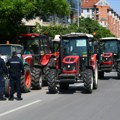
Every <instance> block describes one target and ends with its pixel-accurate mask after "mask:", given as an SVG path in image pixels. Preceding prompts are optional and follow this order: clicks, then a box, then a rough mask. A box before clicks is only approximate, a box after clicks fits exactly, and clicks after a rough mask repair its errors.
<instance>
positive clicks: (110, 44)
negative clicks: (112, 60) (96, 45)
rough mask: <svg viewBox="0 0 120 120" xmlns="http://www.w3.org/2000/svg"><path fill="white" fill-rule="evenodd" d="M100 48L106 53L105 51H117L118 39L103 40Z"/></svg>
mask: <svg viewBox="0 0 120 120" xmlns="http://www.w3.org/2000/svg"><path fill="white" fill-rule="evenodd" d="M100 50H101V53H105V52H112V53H117V52H118V46H117V41H109V40H105V41H101V42H100Z"/></svg>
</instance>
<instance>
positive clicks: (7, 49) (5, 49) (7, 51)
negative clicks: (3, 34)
mask: <svg viewBox="0 0 120 120" xmlns="http://www.w3.org/2000/svg"><path fill="white" fill-rule="evenodd" d="M0 54H1V55H11V46H7V45H6V46H5V45H4V46H0Z"/></svg>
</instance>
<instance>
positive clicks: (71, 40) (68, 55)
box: [60, 33, 93, 71]
mask: <svg viewBox="0 0 120 120" xmlns="http://www.w3.org/2000/svg"><path fill="white" fill-rule="evenodd" d="M92 37H93V36H92V35H90V34H81V33H71V34H68V35H64V36H62V38H61V51H60V53H61V60H63V64H64V65H65V63H66V64H67V62H71V63H74V62H75V63H76V62H78V63H77V64H80V69H81V71H82V70H83V69H85V68H86V66H87V65H88V64H89V59H90V55H91V54H92V52H93V47H92V44H93V43H92ZM64 65H62V66H63V69H65V68H64V67H65V66H64ZM66 69H67V68H66ZM69 70H70V68H69ZM71 70H72V68H71Z"/></svg>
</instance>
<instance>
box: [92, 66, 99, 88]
mask: <svg viewBox="0 0 120 120" xmlns="http://www.w3.org/2000/svg"><path fill="white" fill-rule="evenodd" d="M97 88H98V67H97V64H96V68H95V70H94V81H93V89H97Z"/></svg>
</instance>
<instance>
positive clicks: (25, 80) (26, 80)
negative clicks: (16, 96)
mask: <svg viewBox="0 0 120 120" xmlns="http://www.w3.org/2000/svg"><path fill="white" fill-rule="evenodd" d="M31 80H32V77H31V71H30V68H29V67H25V74H24V75H22V76H21V91H22V92H24V93H27V92H30V90H31Z"/></svg>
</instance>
